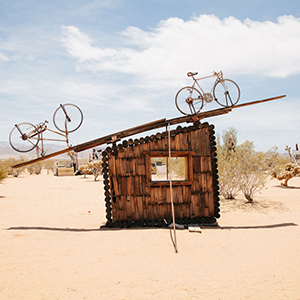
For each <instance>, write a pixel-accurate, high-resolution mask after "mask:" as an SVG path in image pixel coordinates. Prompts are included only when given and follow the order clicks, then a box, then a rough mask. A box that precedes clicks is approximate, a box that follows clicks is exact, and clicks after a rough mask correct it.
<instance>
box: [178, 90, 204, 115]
mask: <svg viewBox="0 0 300 300" xmlns="http://www.w3.org/2000/svg"><path fill="white" fill-rule="evenodd" d="M189 102H190V103H189ZM175 105H176V107H177V109H178V110H179V111H180V112H181V113H182V114H184V115H194V114H197V113H199V111H200V110H201V108H202V107H203V97H202V95H201V93H200V92H199V91H198V90H197V89H195V88H194V87H191V86H186V87H183V88H181V89H180V90H179V91H178V92H177V94H176V96H175Z"/></svg>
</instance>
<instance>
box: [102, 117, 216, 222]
mask: <svg viewBox="0 0 300 300" xmlns="http://www.w3.org/2000/svg"><path fill="white" fill-rule="evenodd" d="M215 145H216V143H215V136H214V127H213V125H209V124H208V123H204V124H200V123H199V122H197V123H195V124H194V125H192V126H189V127H184V128H182V127H181V126H178V127H177V129H176V130H172V131H171V152H172V154H173V155H174V156H176V155H181V156H183V155H186V156H187V157H188V158H187V172H188V177H189V179H188V180H186V181H185V182H183V181H177V182H175V181H174V183H173V202H174V208H175V217H176V222H178V223H195V222H198V223H214V222H215V221H216V218H218V217H219V216H220V215H219V192H218V177H217V159H216V147H215ZM153 153H155V154H157V153H159V154H161V155H165V156H166V154H167V153H168V133H167V132H162V133H157V134H156V135H152V136H150V137H149V136H147V137H145V138H141V139H136V140H132V139H130V140H128V141H123V142H122V143H120V144H118V145H117V144H114V145H113V146H112V147H108V148H107V149H106V150H105V151H104V153H103V177H104V185H105V201H106V213H107V215H106V216H107V225H108V226H116V227H120V226H121V227H122V226H126V227H127V226H132V225H137V226H149V225H154V226H162V225H166V224H168V222H170V220H171V205H170V202H171V197H170V187H169V184H168V182H166V181H165V182H153V181H151V154H153Z"/></svg>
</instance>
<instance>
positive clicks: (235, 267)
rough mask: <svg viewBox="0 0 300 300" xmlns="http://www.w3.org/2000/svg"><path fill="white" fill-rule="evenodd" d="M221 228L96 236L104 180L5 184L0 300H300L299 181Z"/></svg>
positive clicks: (266, 194) (234, 208)
mask: <svg viewBox="0 0 300 300" xmlns="http://www.w3.org/2000/svg"><path fill="white" fill-rule="evenodd" d="M290 186H291V187H290V188H283V187H280V185H279V182H278V181H277V180H272V181H270V182H268V185H267V187H266V188H264V189H263V190H262V191H261V192H260V193H259V194H257V195H256V197H255V203H254V204H253V205H250V204H245V200H244V198H243V196H242V195H240V196H239V197H238V198H237V199H236V200H232V201H224V200H222V201H221V218H220V219H219V220H218V224H219V226H218V227H205V228H204V227H203V228H202V233H195V232H194V233H192V232H189V231H188V230H177V231H176V236H177V242H178V253H175V251H174V247H173V244H172V241H171V238H170V229H167V228H152V229H145V228H143V229H136V228H135V229H99V228H100V226H101V225H102V224H103V223H105V221H106V219H105V206H104V200H103V185H102V181H101V180H100V181H98V182H94V180H93V177H92V176H88V177H87V178H86V179H84V178H82V177H78V176H75V177H55V176H53V175H52V174H49V175H47V174H46V173H43V174H41V175H27V174H23V175H21V176H20V177H19V178H7V179H6V180H5V181H4V182H3V184H1V185H0V216H1V217H0V224H1V226H0V263H1V273H0V299H1V300H2V299H3V300H8V299H16V300H21V299H27V300H35V299H37V300H41V299H51V300H53V299H59V300H64V299H139V300H140V299H272V300H274V299H300V259H299V255H300V226H299V222H300V178H294V179H292V180H291V181H290Z"/></svg>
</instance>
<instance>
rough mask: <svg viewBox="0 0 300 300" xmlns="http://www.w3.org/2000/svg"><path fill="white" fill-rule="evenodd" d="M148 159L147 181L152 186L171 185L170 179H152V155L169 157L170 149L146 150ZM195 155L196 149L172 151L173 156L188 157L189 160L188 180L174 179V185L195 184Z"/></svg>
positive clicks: (146, 159)
mask: <svg viewBox="0 0 300 300" xmlns="http://www.w3.org/2000/svg"><path fill="white" fill-rule="evenodd" d="M143 154H144V155H145V161H146V177H147V182H148V183H149V184H150V186H151V187H152V186H153V187H154V186H164V185H169V184H170V181H169V180H159V181H152V180H151V158H152V157H157V158H158V157H167V158H168V157H169V151H168V150H161V151H144V153H143ZM194 155H195V151H171V157H186V162H187V167H186V170H187V180H172V185H173V186H178V185H192V184H193V156H194Z"/></svg>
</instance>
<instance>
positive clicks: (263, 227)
mask: <svg viewBox="0 0 300 300" xmlns="http://www.w3.org/2000/svg"><path fill="white" fill-rule="evenodd" d="M288 226H298V224H295V223H279V224H269V225H251V226H219V225H217V226H208V225H206V226H202V225H200V227H201V228H202V229H215V230H216V229H221V230H232V229H272V228H280V227H288ZM141 229H143V230H145V229H146V230H147V229H167V230H169V228H166V227H132V228H108V227H105V226H101V227H99V228H90V229H84V228H59V227H43V226H37V227H33V226H32V227H30V226H19V227H10V228H7V230H46V231H69V232H91V231H119V230H141Z"/></svg>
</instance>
